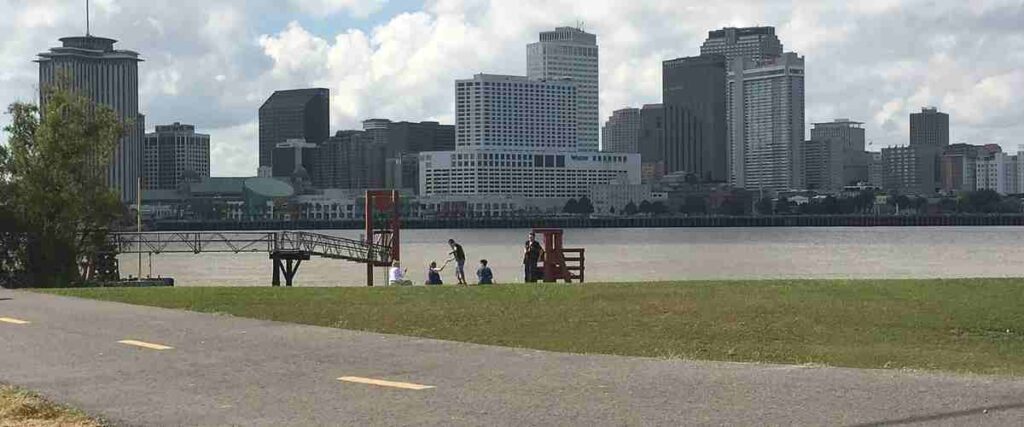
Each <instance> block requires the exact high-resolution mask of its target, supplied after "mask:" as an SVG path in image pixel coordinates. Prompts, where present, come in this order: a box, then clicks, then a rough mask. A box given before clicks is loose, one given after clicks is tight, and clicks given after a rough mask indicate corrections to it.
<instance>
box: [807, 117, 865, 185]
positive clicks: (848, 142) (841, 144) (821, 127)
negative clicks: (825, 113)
mask: <svg viewBox="0 0 1024 427" xmlns="http://www.w3.org/2000/svg"><path fill="white" fill-rule="evenodd" d="M862 125H863V123H861V122H855V121H851V120H849V119H835V120H833V121H831V122H824V123H814V125H813V126H814V127H812V128H811V141H814V142H820V143H825V142H828V143H830V144H832V145H833V146H834V147H833V150H834V151H836V150H837V151H838V153H836V156H837V157H835V158H834V159H836V160H838V161H839V163H838V164H830V165H828V166H829V170H828V171H829V173H832V174H835V175H834V177H835V179H834V180H832V182H833V184H834V185H833V188H831V189H833V190H839V189H842V187H843V186H845V185H850V184H853V183H857V182H866V181H867V180H868V163H869V162H870V159H869V155H867V154H865V151H864V148H865V145H864V128H863V127H862ZM805 146H806V145H805ZM805 157H806V156H805ZM805 165H807V164H806V163H805ZM807 185H808V187H810V185H811V183H810V182H808V183H807ZM818 188H824V187H818Z"/></svg>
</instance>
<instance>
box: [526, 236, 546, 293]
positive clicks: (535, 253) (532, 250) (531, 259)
mask: <svg viewBox="0 0 1024 427" xmlns="http://www.w3.org/2000/svg"><path fill="white" fill-rule="evenodd" d="M543 255H544V249H543V248H541V246H540V243H539V242H537V235H536V234H534V233H533V232H531V233H530V234H529V236H528V237H527V240H526V244H525V245H523V275H524V276H525V277H526V280H525V281H526V283H533V282H536V281H537V280H538V279H540V277H538V276H539V274H538V273H539V272H538V271H537V263H538V262H540V258H541V256H543Z"/></svg>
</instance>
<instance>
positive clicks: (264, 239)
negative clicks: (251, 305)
mask: <svg viewBox="0 0 1024 427" xmlns="http://www.w3.org/2000/svg"><path fill="white" fill-rule="evenodd" d="M376 237H378V238H377V239H372V238H371V239H370V241H367V240H359V239H349V238H344V237H336V236H328V235H325V234H319V233H310V232H305V231H270V232H219V231H189V232H184V231H182V232H179V231H169V232H159V231H155V232H148V231H147V232H119V233H111V234H110V240H111V242H110V243H111V247H112V248H113V250H114V251H116V253H118V254H162V253H192V254H201V253H217V252H219V253H235V254H238V253H259V252H265V253H267V254H268V256H269V257H270V259H271V260H272V261H273V279H272V285H273V286H280V283H281V279H280V276H281V274H282V273H283V275H284V277H285V283H286V286H291V285H292V278H293V277H294V276H295V273H296V272H297V271H298V269H299V266H300V265H301V264H302V261H304V260H308V259H310V257H311V256H318V257H322V258H330V259H340V260H346V261H352V262H358V263H365V264H367V266H368V267H370V268H372V267H387V266H390V265H391V263H392V261H393V256H394V251H392V247H391V246H392V241H390V240H389V239H386V238H381V237H382V236H376Z"/></svg>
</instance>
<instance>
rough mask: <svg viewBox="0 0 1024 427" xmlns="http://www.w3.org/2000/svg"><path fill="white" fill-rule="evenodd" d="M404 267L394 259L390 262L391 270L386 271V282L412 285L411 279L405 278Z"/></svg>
mask: <svg viewBox="0 0 1024 427" xmlns="http://www.w3.org/2000/svg"><path fill="white" fill-rule="evenodd" d="M405 271H406V270H405V269H404V268H402V265H401V264H400V263H399V262H398V260H395V262H394V263H392V264H391V271H389V272H388V284H390V285H391V286H412V281H411V280H407V279H406V278H405Z"/></svg>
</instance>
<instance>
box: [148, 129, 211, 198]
mask: <svg viewBox="0 0 1024 427" xmlns="http://www.w3.org/2000/svg"><path fill="white" fill-rule="evenodd" d="M143 156H144V159H145V161H144V162H143V165H144V168H143V172H144V173H143V179H142V188H144V189H147V190H174V189H177V188H178V185H180V184H181V182H182V181H183V180H184V179H187V178H189V176H190V175H191V177H192V178H203V177H208V176H210V135H206V134H201V133H196V127H195V126H193V125H183V124H181V123H178V122H175V123H174V124H171V125H165V126H157V127H156V130H155V131H154V132H152V133H147V134H146V138H145V140H144V142H143Z"/></svg>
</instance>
